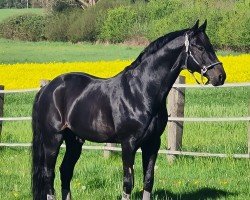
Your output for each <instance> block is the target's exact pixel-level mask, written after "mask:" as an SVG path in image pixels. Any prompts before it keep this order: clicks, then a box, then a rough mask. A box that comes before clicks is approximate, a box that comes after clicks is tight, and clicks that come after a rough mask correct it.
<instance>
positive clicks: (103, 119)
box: [69, 102, 117, 142]
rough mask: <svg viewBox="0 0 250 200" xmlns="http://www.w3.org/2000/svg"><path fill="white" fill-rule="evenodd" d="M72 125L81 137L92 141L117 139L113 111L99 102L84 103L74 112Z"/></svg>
mask: <svg viewBox="0 0 250 200" xmlns="http://www.w3.org/2000/svg"><path fill="white" fill-rule="evenodd" d="M69 121H70V126H71V129H72V131H73V132H75V133H76V134H77V135H78V136H79V137H81V138H83V139H85V140H89V141H92V142H109V141H116V140H117V138H116V134H115V130H114V127H113V119H112V115H111V113H110V112H109V111H108V110H107V109H105V108H104V107H101V106H100V105H99V104H95V103H93V102H92V103H91V105H85V106H84V105H83V104H81V106H80V107H77V108H76V109H74V111H73V112H72V114H71V116H70V118H69Z"/></svg>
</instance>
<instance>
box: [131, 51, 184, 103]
mask: <svg viewBox="0 0 250 200" xmlns="http://www.w3.org/2000/svg"><path fill="white" fill-rule="evenodd" d="M182 57H183V54H182V48H179V49H174V50H169V49H168V48H167V47H165V48H162V49H161V50H159V51H157V52H156V53H155V54H152V55H150V56H148V57H147V58H145V59H144V60H143V61H142V62H141V63H140V64H139V65H138V66H137V67H135V68H134V69H132V70H131V71H130V76H131V75H132V77H133V78H132V79H130V81H131V82H134V85H135V84H136V83H139V84H137V87H136V88H137V90H140V91H141V92H142V93H143V95H144V96H145V98H147V99H151V100H152V101H154V102H153V104H158V103H160V102H162V101H163V100H164V99H165V98H166V97H167V95H168V93H169V91H170V89H171V88H172V86H173V84H174V82H175V80H176V79H177V77H178V75H179V74H180V71H181V63H182V60H183V59H182ZM130 85H131V84H130Z"/></svg>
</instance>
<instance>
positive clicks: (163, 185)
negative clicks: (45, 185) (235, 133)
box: [0, 148, 250, 200]
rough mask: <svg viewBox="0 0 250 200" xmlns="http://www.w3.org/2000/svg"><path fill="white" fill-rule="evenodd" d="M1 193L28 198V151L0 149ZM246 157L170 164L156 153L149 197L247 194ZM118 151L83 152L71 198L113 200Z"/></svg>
mask: <svg viewBox="0 0 250 200" xmlns="http://www.w3.org/2000/svg"><path fill="white" fill-rule="evenodd" d="M63 152H64V149H62V150H61V153H60V155H59V158H58V162H57V166H56V175H57V176H56V180H55V186H56V187H55V188H56V191H57V195H58V199H60V181H59V170H58V168H59V163H60V162H61V161H62V156H63ZM0 162H1V164H3V165H1V173H0V180H1V182H0V191H1V193H0V198H1V199H3V200H5V199H6V200H7V199H23V200H26V199H31V194H30V152H29V151H28V150H19V149H15V150H14V149H5V148H3V149H1V156H0ZM249 168H250V166H249V162H248V161H246V160H240V159H230V158H228V159H213V158H178V159H177V160H176V161H175V163H174V164H172V165H169V164H168V163H167V162H166V158H165V156H163V155H160V156H159V158H158V161H157V163H156V170H155V187H154V194H153V199H157V200H163V199H169V200H170V199H174V200H177V199H185V200H189V199H194V200H196V199H204V200H205V199H232V200H233V199H242V200H246V199H249V198H250V191H249V184H248V183H249V178H250V177H249ZM121 169H122V163H121V158H120V156H118V155H117V156H112V157H111V158H109V159H105V158H103V156H102V152H95V151H91V152H90V151H84V152H83V153H82V156H81V158H80V159H79V161H78V163H77V165H76V168H75V175H74V179H73V181H72V193H73V197H74V199H83V200H89V199H93V200H106V199H112V200H118V199H121V197H120V194H121V191H122V170H121ZM142 187H143V184H142V169H141V156H140V154H138V155H137V157H136V164H135V188H134V190H133V195H132V199H136V200H137V199H141V189H142Z"/></svg>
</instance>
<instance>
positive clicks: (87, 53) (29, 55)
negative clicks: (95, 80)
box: [0, 39, 142, 64]
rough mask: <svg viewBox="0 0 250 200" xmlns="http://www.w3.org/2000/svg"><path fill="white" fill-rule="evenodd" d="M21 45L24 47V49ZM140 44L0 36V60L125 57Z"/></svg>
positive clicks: (47, 60)
mask: <svg viewBox="0 0 250 200" xmlns="http://www.w3.org/2000/svg"><path fill="white" fill-rule="evenodd" d="M24 47H25V48H24ZM141 50H142V47H130V46H126V45H111V44H110V45H103V44H94V45H92V44H90V43H79V44H72V43H64V42H53V43H51V42H23V41H13V40H6V39H0V63H6V64H7V63H8V64H11V63H24V62H32V63H34V62H39V63H41V62H73V61H100V60H106V61H108V60H118V59H119V60H128V59H131V58H134V59H135V58H136V56H138V54H139V52H140V51H141Z"/></svg>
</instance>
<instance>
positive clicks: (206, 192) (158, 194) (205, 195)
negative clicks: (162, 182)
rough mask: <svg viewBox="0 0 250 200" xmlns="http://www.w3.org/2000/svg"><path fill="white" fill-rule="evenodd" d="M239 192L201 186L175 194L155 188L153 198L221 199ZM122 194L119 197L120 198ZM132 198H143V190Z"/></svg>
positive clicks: (169, 199)
mask: <svg viewBox="0 0 250 200" xmlns="http://www.w3.org/2000/svg"><path fill="white" fill-rule="evenodd" d="M236 195H237V193H232V192H227V191H224V190H220V189H215V188H201V189H198V190H196V191H192V192H187V193H178V194H174V193H172V192H170V191H167V190H163V189H160V190H155V191H154V193H153V194H152V198H151V199H157V200H206V199H219V198H226V197H228V196H236ZM120 199H121V196H119V197H118V198H117V200H120ZM132 199H134V200H139V199H140V200H141V199H142V192H135V193H134V194H133V195H132Z"/></svg>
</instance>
